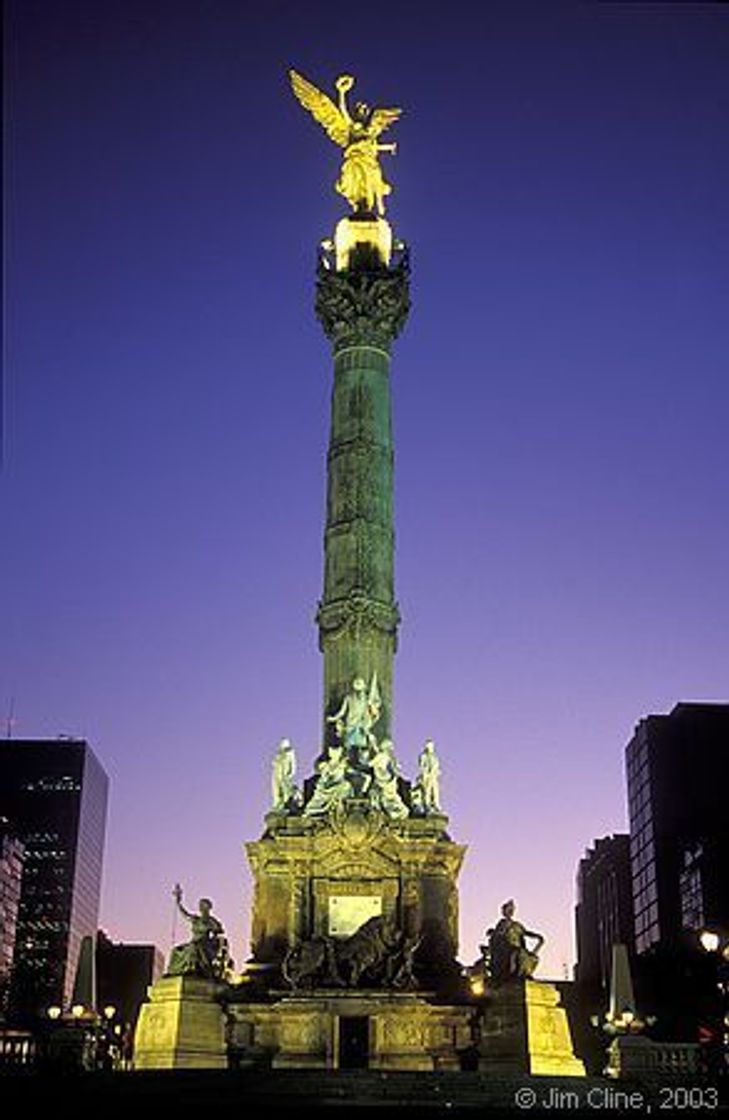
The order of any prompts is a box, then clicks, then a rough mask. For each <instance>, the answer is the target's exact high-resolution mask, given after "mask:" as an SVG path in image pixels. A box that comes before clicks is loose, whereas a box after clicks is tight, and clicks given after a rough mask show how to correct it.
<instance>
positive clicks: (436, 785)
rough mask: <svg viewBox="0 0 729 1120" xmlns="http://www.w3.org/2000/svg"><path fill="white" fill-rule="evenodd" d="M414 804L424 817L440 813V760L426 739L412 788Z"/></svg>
mask: <svg viewBox="0 0 729 1120" xmlns="http://www.w3.org/2000/svg"><path fill="white" fill-rule="evenodd" d="M413 793H414V795H415V797H414V804H415V805H416V806H417V811H418V812H419V813H421V814H423V815H425V816H429V815H431V814H432V813H440V812H441V811H442V810H441V807H440V759H439V758H438V755H437V753H436V750H435V743H434V742H433V740H432V739H428V740H427V742H426V743H425V746H424V747H423V749H422V751H421V752H420V755H419V756H418V780H417V782H416V783H415V786H414V787H413Z"/></svg>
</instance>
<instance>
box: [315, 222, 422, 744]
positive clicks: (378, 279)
mask: <svg viewBox="0 0 729 1120" xmlns="http://www.w3.org/2000/svg"><path fill="white" fill-rule="evenodd" d="M383 235H384V236H385V237H387V238H388V239H389V237H390V230H389V226H388V225H387V223H386V222H385V221H383V219H379V220H376V219H369V220H367V219H364V220H363V219H362V218H359V220H358V219H357V218H356V217H355V218H350V219H344V220H343V221H342V222H340V225H339V227H338V229H337V238H336V249H337V252H336V255H334V254H332V255H331V256H330V255H326V254H324V255H322V258H321V260H320V263H319V269H318V275H317V296H316V311H317V315H318V317H319V320H320V321H321V323H322V326H323V328H324V331H325V333H326V335H327V337H328V338H329V339H330V340H331V342H332V345H333V350H334V386H333V390H332V404H331V429H330V441H329V454H328V459H327V508H326V530H325V536H324V593H323V595H322V599H321V602H320V604H319V610H318V613H317V624H318V626H319V648H320V649H321V651H322V653H323V655H324V717H325V719H324V729H325V742H332V741H333V736H334V732H333V730H332V724H331V723H330V722H327V717H331V716H332V715H333V714H334V713H335V712H337V710H338V709H339V708H340V706H341V704H342V700H343V698H344V697H345V695H346V694H347V693H348V692H349V691H350V689H351V685H352V682H353V680H354V679H355V678H357V677H360V678H362V679H363V680H364V681H365V682H366V685H367V688H370V687H371V683H372V679H373V677H374V676H375V674H376V681H377V687H378V689H379V694H380V700H381V705H382V706H381V714H380V717H379V719H378V720H377V725H376V727H375V728H374V730H375V732H376V736H377V739H378V740H380V739H382V738H385V737H389V736H390V733H391V722H392V662H393V656H394V653H395V650H396V648H397V627H398V623H399V621H400V615H399V611H398V606H397V602H396V600H395V586H394V532H393V512H392V506H393V502H392V468H393V447H392V420H391V404H390V347H391V345H392V342H393V341H394V339H395V338H396V337H397V335H398V334H399V332H400V330H401V329H402V327H403V325H404V323H405V320H406V318H407V314H408V309H409V294H408V264H407V258H406V256H405V253H404V251H402V250H401V251H400V253H399V254H398V255H396V259H395V260H394V261H393V262H391V259H390V253H389V245H388V246H387V249H386V251H384V252H383V250H382V244H381V241H382V237H383ZM342 245H344V248H342Z"/></svg>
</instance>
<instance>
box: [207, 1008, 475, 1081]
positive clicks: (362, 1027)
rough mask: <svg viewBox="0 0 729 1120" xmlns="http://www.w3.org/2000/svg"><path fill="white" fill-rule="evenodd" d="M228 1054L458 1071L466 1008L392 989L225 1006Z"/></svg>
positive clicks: (271, 1060) (320, 1065)
mask: <svg viewBox="0 0 729 1120" xmlns="http://www.w3.org/2000/svg"><path fill="white" fill-rule="evenodd" d="M229 1015H230V1018H231V1020H232V1023H231V1056H232V1059H233V1061H234V1063H237V1064H240V1065H242V1066H246V1065H252V1064H266V1065H267V1064H270V1065H271V1066H272V1067H273V1068H274V1069H312V1068H313V1069H346V1068H361V1069H365V1068H366V1069H393V1070H435V1069H459V1068H460V1059H459V1053H460V1052H461V1051H463V1050H465V1049H467V1048H468V1046H469V1045H470V1042H471V1036H472V1032H471V1024H470V1020H471V1018H472V1015H473V1009H472V1008H469V1007H457V1006H446V1005H442V1004H431V1003H429V1002H428V1001H427V999H426V998H424V997H423V996H422V995H416V994H415V993H405V992H402V993H400V992H398V993H396V992H392V991H382V992H375V991H365V990H362V991H350V992H340V993H334V992H332V991H331V990H328V989H327V990H324V989H321V990H318V991H314V992H310V993H307V994H306V995H293V996H285V997H283V998H282V999H280V1000H278V1001H277V1002H275V1003H272V1004H267V1005H266V1004H255V1003H251V1004H231V1006H230V1007H229Z"/></svg>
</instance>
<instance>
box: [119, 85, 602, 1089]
mask: <svg viewBox="0 0 729 1120" xmlns="http://www.w3.org/2000/svg"><path fill="white" fill-rule="evenodd" d="M290 79H291V84H292V88H293V91H294V94H295V95H296V97H297V99H298V100H299V101H300V103H301V104H302V105H303V106H304V108H305V109H307V110H308V111H309V112H310V113H311V114H312V115H313V116H314V118H315V119H316V121H318V123H319V124H320V125H322V127H323V128H324V129H325V130H326V132H327V133H328V135H329V137H330V138H331V139H332V140H333V141H334V142H335V143H336V144H338V145H339V146H340V147H341V148H342V165H341V170H340V174H339V178H338V180H337V183H336V190H337V191H338V193H339V194H341V195H342V196H343V197H344V198H345V199H346V200H347V202H348V203H349V205H350V208H351V213H350V214H349V215H348V216H346V217H343V218H341V220H340V221H339V222H338V224H337V226H336V229H335V231H334V236H333V238H332V239H330V240H326V241H324V242H322V246H321V252H320V258H319V265H318V270H317V285H316V312H317V315H318V318H319V320H320V322H321V324H322V327H323V329H324V332H325V334H326V336H327V338H328V339H329V340H330V342H331V344H332V349H333V354H334V382H333V389H332V398H331V426H330V440H329V451H328V458H327V468H328V471H327V504H326V531H325V544H324V587H323V594H322V599H321V602H320V603H319V609H318V612H317V625H318V629H319V647H320V649H321V652H322V655H323V659H324V696H323V711H322V738H321V749H320V753H319V755H318V758H317V759H316V762H315V766H314V772H313V774H312V775H311V776H310V777H309V778H308V779H306V780H305V781H304V782H303V785H298V784H297V782H296V769H297V768H296V757H295V751H294V747H293V746H292V744H291V742H290V741H289V740H288V739H282V740H281V743H280V744H279V747H278V750H277V751H276V754H275V756H274V759H273V767H272V805H271V808H270V810H269V812H268V814H267V815H266V819H265V829H264V832H263V835H262V836H261V838H260V839H258V840H254V841H251V842H249V843H248V844H246V851H247V854H248V859H249V862H250V866H251V870H252V873H253V878H254V882H255V892H254V900H253V915H252V936H251V958H250V960H249V961H248V962H247V964H246V965H245V966H244V969H243V971H242V973H241V974H239V975H237V976H236V975H235V974H234V973H233V972H232V971H231V969H230V967H229V963H228V958H227V949H226V943H225V941H224V938H223V933H222V928H221V927H220V926H219V923H218V922H217V920H216V919H215V918H214V917H213V916H212V914H211V913H210V909H209V905H208V904H206V903H205V900H203V901H202V902H201V904H200V913H199V914H190V913H189V912H186V911H184V909H183V913H186V914H187V917H188V918H189V919H190V920H191V922H192V941H191V942H190V943H189V944H188V945H186V946H180V947H178V948H177V949H175V950H174V951H173V954H172V957H171V959H170V964H169V965H168V970H167V974H166V976H165V977H164V978H163V979H162V980H161V981H159V982H158V983H157V984H156V985H154V986H153V987H152V989H150V1003H149V1004H147V1005H146V1006H145V1007H144V1008H143V1010H142V1015H141V1017H140V1025H139V1029H138V1032H137V1039H136V1065H137V1067H138V1068H145V1067H146V1068H160V1067H183V1066H198V1067H200V1066H207V1067H215V1066H224V1065H225V1064H226V1063H227V1061H228V1060H230V1061H232V1062H233V1063H234V1064H242V1065H244V1066H250V1065H255V1064H261V1065H267V1066H272V1067H273V1068H320V1069H332V1068H347V1067H350V1068H351V1067H357V1066H360V1067H368V1068H371V1069H380V1070H382V1069H398V1070H403V1069H409V1070H444V1069H452V1070H458V1069H460V1068H462V1065H463V1062H464V1055H466V1054H470V1055H471V1059H472V1061H474V1060H476V1059H477V1060H478V1063H479V1065H480V1067H481V1068H483V1069H492V1068H493V1069H498V1070H501V1071H505V1070H509V1069H513V1070H514V1071H517V1072H532V1073H561V1074H581V1073H582V1072H583V1071H582V1065H581V1063H579V1062H578V1061H577V1060H576V1059H575V1058H574V1055H573V1053H572V1048H571V1043H570V1038H569V1031H568V1028H567V1021H566V1017H565V1013H564V1011H563V1010H562V1008H561V1006H560V1005H559V996H558V993H557V991H556V989H555V988H554V987H553V986H552V985H551V984H545V983H540V982H536V981H533V980H532V979H531V974H532V972H533V970H534V967H535V966H536V963H537V958H536V954H535V952H534V951H533V950H532V951H529V949H528V948H527V940H526V939H527V938H529V937H530V936H538V935H530V934H529V933H528V932H527V931H526V930H525V929H524V927H523V926H522V925H521V924H520V923H519V922H518V921H516V919H515V918H514V905H513V903H508V904H505V906H504V908H503V916H502V919H501V921H500V922H499V924H498V926H497V927H496V931H495V933H494V936H493V937H492V940H491V943H490V946H489V951H490V958H491V967H490V971H487V969H486V966H485V961H484V962H481V963H480V965H479V966H475V968H474V969H472V970H471V976H470V977H468V976H466V975H464V970H463V969H462V967H461V965H460V964H459V963H458V960H457V953H458V890H457V885H456V884H457V877H458V873H459V871H460V868H461V864H462V861H463V857H464V854H465V847H464V846H463V845H460V844H457V843H455V842H454V841H453V840H452V839H451V838H450V836H449V834H448V818H447V816H446V815H445V813H444V812H443V810H442V808H441V804H440V791H439V775H440V761H439V758H438V754H437V751H436V748H435V745H434V743H433V742H432V741H431V740H428V742H426V743H425V744H424V746H423V747H422V750H421V752H420V755H419V767H418V774H417V776H416V778H415V780H414V781H410V780H408V779H407V778H405V777H404V776H403V775H402V773H401V770H400V765H399V763H398V761H397V757H396V752H395V747H394V745H393V742H392V738H391V735H392V713H393V660H394V655H395V652H396V649H397V635H398V626H399V622H400V615H399V611H398V606H397V601H396V599H395V589H394V532H393V500H392V492H393V486H392V472H393V445H392V424H391V401H390V382H389V377H390V352H391V348H392V344H393V342H394V340H395V339H396V338H397V336H398V335H399V333H400V331H401V330H402V328H403V326H404V325H405V321H406V319H407V315H408V311H409V307H410V300H409V282H408V281H409V265H408V255H407V250H406V247H405V245H404V244H403V242H402V241H400V240H399V239H397V238H396V237H394V236H393V232H392V229H391V227H390V224H389V222H388V221H387V219H386V218H385V200H386V198H387V196H388V195H389V194H390V192H391V187H390V185H389V184H388V183H387V182H386V180H385V177H384V174H383V171H382V167H381V165H380V156H381V154H382V153H389V152H394V150H395V145H394V144H383V143H381V142H380V138H381V135H382V133H384V132H385V130H386V129H388V128H389V127H390V126H391V125H393V124H395V122H396V121H397V120H398V118H399V117H400V115H401V110H400V109H394V108H391V109H381V108H375V109H371V108H370V107H369V106H367V105H365V104H363V103H361V102H357V103H356V104H354V105H350V104H349V103H348V100H347V95H348V94H349V92H350V91H351V89H352V87H353V85H354V79H353V78H352V77H350V76H349V75H342V76H341V77H339V78H338V79H337V82H336V90H337V97H336V101H334V100H332V99H331V98H330V97H328V96H327V95H326V94H324V93H322V92H321V91H320V90H318V89H317V88H316V87H315V86H313V85H312V84H311V83H310V82H308V81H307V80H306V79H305V78H303V77H302V76H301V75H300V74H297V73H296V72H295V71H291V73H290ZM176 896H177V899H178V903H179V904H180V905H181V893H180V892H179V890H177V891H176ZM224 1022H225V1032H224ZM505 1024H506V1026H505ZM224 1038H225V1041H224ZM479 1038H483V1039H484V1040H486V1041H485V1043H484V1044H483V1045H481V1049H480V1051H479V1043H478V1039H479ZM474 1055H476V1059H474V1057H473V1056H474Z"/></svg>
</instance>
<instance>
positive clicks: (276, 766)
mask: <svg viewBox="0 0 729 1120" xmlns="http://www.w3.org/2000/svg"><path fill="white" fill-rule="evenodd" d="M295 777H296V755H295V753H294V748H293V744H292V743H291V740H290V739H282V740H281V742H280V743H279V745H278V750H277V751H276V754H275V755H274V757H273V765H272V767H271V808H272V809H273V810H274V812H277V813H287V812H290V811H291V810H292V809H296V808H298V807H299V805H300V804H301V793H300V791H299V788H298V786H297V785H296V782H295V781H294V779H295Z"/></svg>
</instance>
